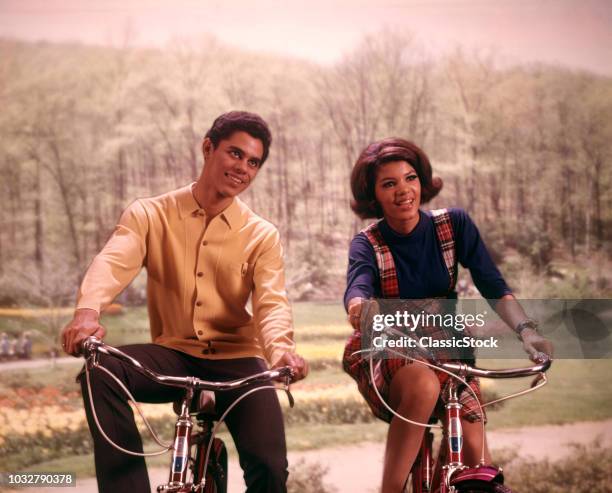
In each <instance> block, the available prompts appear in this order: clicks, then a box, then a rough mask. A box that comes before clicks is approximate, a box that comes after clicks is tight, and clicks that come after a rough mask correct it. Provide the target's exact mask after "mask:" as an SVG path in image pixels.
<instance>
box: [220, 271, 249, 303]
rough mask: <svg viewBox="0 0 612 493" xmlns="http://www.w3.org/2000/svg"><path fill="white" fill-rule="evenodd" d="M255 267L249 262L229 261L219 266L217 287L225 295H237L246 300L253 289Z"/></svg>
mask: <svg viewBox="0 0 612 493" xmlns="http://www.w3.org/2000/svg"><path fill="white" fill-rule="evenodd" d="M254 267H255V266H254V264H251V263H249V262H228V263H227V264H225V265H222V266H219V276H218V277H217V289H218V290H219V292H220V293H222V294H223V295H224V297H226V296H229V297H237V298H238V299H239V300H241V301H243V300H244V301H246V299H247V298H248V297H249V295H250V294H251V291H252V289H253V270H254Z"/></svg>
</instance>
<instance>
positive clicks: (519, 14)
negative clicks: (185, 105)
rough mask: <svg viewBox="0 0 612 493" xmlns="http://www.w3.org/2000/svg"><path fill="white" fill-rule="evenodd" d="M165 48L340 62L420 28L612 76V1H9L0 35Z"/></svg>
mask: <svg viewBox="0 0 612 493" xmlns="http://www.w3.org/2000/svg"><path fill="white" fill-rule="evenodd" d="M127 25H129V26H130V29H131V31H132V32H133V36H132V38H131V39H132V41H131V42H132V43H133V44H135V45H142V46H144V45H157V46H160V45H161V46H163V45H164V44H166V43H167V42H168V41H170V40H172V39H174V38H177V37H180V38H187V39H189V38H193V39H197V38H198V37H200V36H202V35H203V34H206V33H208V34H213V35H215V36H217V37H218V38H219V39H221V40H222V41H224V42H227V43H231V44H234V45H237V46H240V47H243V48H248V49H252V50H258V51H268V52H275V53H282V54H287V55H293V56H299V57H302V58H306V59H309V60H314V61H317V62H321V63H331V62H333V61H335V60H337V59H338V58H340V57H341V56H342V54H343V53H345V52H347V51H349V50H350V49H351V48H352V47H354V46H355V45H356V44H357V43H358V42H359V40H360V38H361V37H362V36H363V34H364V33H368V32H376V31H377V30H380V29H382V28H384V27H385V26H387V27H398V28H400V29H409V30H411V31H412V32H413V33H414V34H415V35H416V36H417V38H418V39H419V40H421V41H422V42H423V43H424V44H425V45H426V47H427V48H428V49H429V50H430V51H431V52H432V53H441V52H444V51H447V50H450V49H452V48H453V47H454V46H455V45H456V44H457V43H461V44H463V45H465V46H466V47H468V48H471V47H474V46H476V47H479V48H482V49H486V50H488V49H491V48H492V49H496V50H497V51H498V52H499V53H501V54H503V55H504V57H505V58H506V59H507V60H509V61H519V62H522V61H544V62H549V63H560V64H563V65H566V66H570V67H576V68H585V69H588V70H593V71H596V72H600V73H605V74H610V75H612V56H611V55H610V53H611V52H612V49H611V48H612V2H610V1H607V0H539V1H537V0H529V1H528V0H506V1H502V0H454V1H453V0H446V1H442V0H421V1H419V0H403V1H402V0H378V1H372V0H308V1H304V0H199V1H195V0H174V1H169V0H123V1H118V0H105V1H95V2H94V1H90V0H63V1H60V0H0V36H4V37H16V38H20V39H28V40H41V39H43V40H51V41H64V40H79V41H82V42H85V43H96V44H100V43H102V44H114V45H120V44H121V39H122V37H123V35H122V33H124V32H125V30H126V26H127Z"/></svg>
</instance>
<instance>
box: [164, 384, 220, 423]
mask: <svg viewBox="0 0 612 493" xmlns="http://www.w3.org/2000/svg"><path fill="white" fill-rule="evenodd" d="M181 402H182V399H181V400H178V401H174V405H173V409H174V412H175V413H176V414H180V413H181ZM189 414H197V415H198V418H200V419H206V420H210V421H212V420H215V419H217V417H218V414H217V409H216V398H215V393H214V391H212V390H199V391H198V392H196V394H195V396H194V398H193V399H192V400H191V405H190V406H189Z"/></svg>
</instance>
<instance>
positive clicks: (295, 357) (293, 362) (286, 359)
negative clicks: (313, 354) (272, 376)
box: [272, 352, 308, 382]
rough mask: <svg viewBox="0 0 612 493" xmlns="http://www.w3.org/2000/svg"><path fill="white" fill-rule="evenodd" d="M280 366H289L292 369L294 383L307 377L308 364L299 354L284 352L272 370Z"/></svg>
mask: <svg viewBox="0 0 612 493" xmlns="http://www.w3.org/2000/svg"><path fill="white" fill-rule="evenodd" d="M281 366H290V367H291V368H292V369H293V372H294V376H293V381H294V382H296V381H298V380H301V379H302V378H306V375H308V363H307V362H306V360H305V359H304V358H302V357H301V356H300V355H299V354H296V353H292V352H286V353H285V354H283V355H282V356H281V358H280V359H279V360H278V361H277V362H276V364H275V365H274V366H273V367H272V368H273V369H274V368H280V367H281Z"/></svg>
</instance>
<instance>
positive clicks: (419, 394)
mask: <svg viewBox="0 0 612 493" xmlns="http://www.w3.org/2000/svg"><path fill="white" fill-rule="evenodd" d="M390 390H391V391H390V395H391V402H392V405H395V406H396V407H397V406H401V405H402V404H404V403H406V402H420V403H421V404H422V405H425V406H427V407H431V408H433V407H434V406H435V404H436V402H437V401H438V397H439V396H440V381H439V380H438V377H437V376H436V374H435V373H434V372H433V371H432V370H430V369H429V368H427V367H425V366H423V365H419V364H416V363H415V364H411V365H406V366H404V367H402V368H400V369H399V370H398V371H397V372H396V374H395V375H394V377H393V379H392V381H391V389H390Z"/></svg>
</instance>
